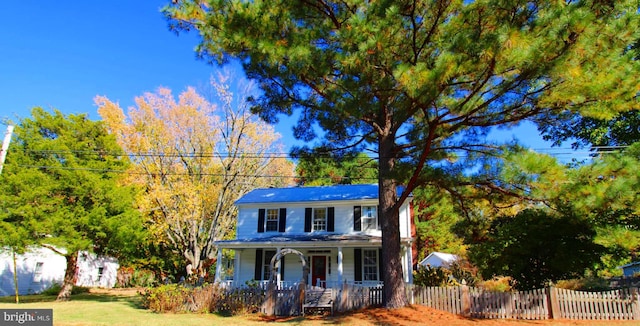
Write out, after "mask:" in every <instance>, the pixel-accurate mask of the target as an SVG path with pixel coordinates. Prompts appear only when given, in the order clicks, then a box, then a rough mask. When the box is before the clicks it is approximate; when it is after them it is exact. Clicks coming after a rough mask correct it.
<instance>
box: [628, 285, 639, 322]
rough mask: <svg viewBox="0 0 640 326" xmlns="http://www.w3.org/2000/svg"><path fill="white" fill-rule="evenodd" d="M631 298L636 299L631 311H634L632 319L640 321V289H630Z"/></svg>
mask: <svg viewBox="0 0 640 326" xmlns="http://www.w3.org/2000/svg"><path fill="white" fill-rule="evenodd" d="M629 290H630V291H631V298H633V299H634V301H635V302H634V303H633V304H632V305H631V310H632V311H633V316H631V319H633V320H640V295H639V294H638V288H630V289H629Z"/></svg>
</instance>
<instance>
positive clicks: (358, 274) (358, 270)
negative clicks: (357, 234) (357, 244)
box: [353, 249, 362, 282]
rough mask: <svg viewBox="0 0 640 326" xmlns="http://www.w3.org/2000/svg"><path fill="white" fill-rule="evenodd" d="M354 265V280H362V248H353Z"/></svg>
mask: <svg viewBox="0 0 640 326" xmlns="http://www.w3.org/2000/svg"><path fill="white" fill-rule="evenodd" d="M353 260H354V261H355V266H354V274H355V275H354V276H353V277H354V281H356V282H362V249H353Z"/></svg>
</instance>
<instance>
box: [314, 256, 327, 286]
mask: <svg viewBox="0 0 640 326" xmlns="http://www.w3.org/2000/svg"><path fill="white" fill-rule="evenodd" d="M326 280H327V256H311V285H314V286H326V282H325V281H326ZM318 281H320V282H318Z"/></svg>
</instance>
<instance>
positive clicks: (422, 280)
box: [413, 266, 455, 286]
mask: <svg viewBox="0 0 640 326" xmlns="http://www.w3.org/2000/svg"><path fill="white" fill-rule="evenodd" d="M413 283H414V284H416V285H419V286H448V285H455V283H454V282H453V276H452V275H451V272H450V271H449V270H448V269H446V268H442V267H431V266H426V267H425V266H419V267H418V270H416V271H414V272H413Z"/></svg>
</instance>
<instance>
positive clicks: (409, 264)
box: [406, 244, 413, 284]
mask: <svg viewBox="0 0 640 326" xmlns="http://www.w3.org/2000/svg"><path fill="white" fill-rule="evenodd" d="M406 257H407V276H408V277H407V280H406V282H407V283H410V284H413V248H412V247H411V244H409V246H408V247H407V255H406Z"/></svg>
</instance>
